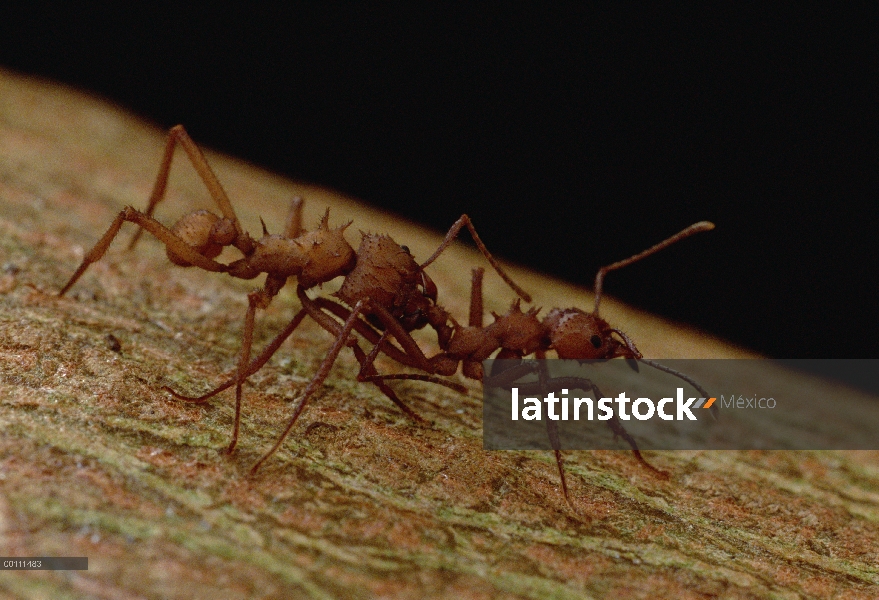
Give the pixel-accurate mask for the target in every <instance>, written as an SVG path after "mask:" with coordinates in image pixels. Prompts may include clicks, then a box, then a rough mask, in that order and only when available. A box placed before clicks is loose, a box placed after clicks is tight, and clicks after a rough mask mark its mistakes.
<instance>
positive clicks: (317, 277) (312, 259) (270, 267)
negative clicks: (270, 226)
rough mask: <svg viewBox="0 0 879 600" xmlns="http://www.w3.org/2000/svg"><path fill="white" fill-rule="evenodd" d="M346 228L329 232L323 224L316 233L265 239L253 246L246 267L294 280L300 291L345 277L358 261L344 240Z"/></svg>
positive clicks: (268, 236) (270, 236)
mask: <svg viewBox="0 0 879 600" xmlns="http://www.w3.org/2000/svg"><path fill="white" fill-rule="evenodd" d="M348 225H350V223H349V224H347V225H343V226H341V227H337V228H335V229H329V228H327V227H326V226H325V224H324V223H321V227H320V228H318V229H317V230H316V231H308V232H305V233H303V234H302V235H300V236H299V237H296V238H287V237H284V236H282V235H266V236H263V237H262V239H260V240H258V241H257V242H256V247H255V249H254V252H253V254H252V255H251V256H250V257H248V261H247V262H248V265H249V266H250V267H251V268H253V269H255V270H258V271H261V272H266V273H272V274H274V275H278V276H287V277H292V276H295V277H296V278H297V279H298V280H299V284H300V285H301V286H302V287H303V288H306V289H308V288H311V287H314V286H315V285H317V284H319V283H324V282H326V281H330V280H331V279H335V278H336V277H340V276H343V275H345V274H346V273H348V272H349V271H350V270H351V269H352V268H353V267H354V264H355V261H356V260H357V257H356V255H355V254H354V248H352V247H351V245H350V244H349V243H348V241H347V240H345V236H344V232H345V228H347V227H348Z"/></svg>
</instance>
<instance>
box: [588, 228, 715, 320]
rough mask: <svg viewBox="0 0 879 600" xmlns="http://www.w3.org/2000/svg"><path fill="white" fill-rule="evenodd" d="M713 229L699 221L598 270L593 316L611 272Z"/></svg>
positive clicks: (596, 312)
mask: <svg viewBox="0 0 879 600" xmlns="http://www.w3.org/2000/svg"><path fill="white" fill-rule="evenodd" d="M712 229H714V223H712V222H710V221H699V222H698V223H693V224H692V225H690V226H689V227H687V228H686V229H684V230H682V231H679V232H678V233H676V234H674V235H673V236H671V237H670V238H667V239H665V240H662V241H661V242H659V243H658V244H656V245H655V246H650V247H649V248H647V250H644V251H643V252H639V253H638V254H636V255H634V256H630V257H629V258H627V259H625V260H621V261H619V262H615V263H613V264H612V265H608V266H606V267H601V268H600V269H598V273H596V274H595V306H594V307H593V309H592V314H593V315H597V314H598V305H599V304H600V303H601V288H602V285H603V283H604V276H605V275H606V274H608V273H610V272H611V271H616V270H617V269H622V268H623V267H627V266H629V265H630V264H632V263H635V262H638V261H639V260H641V259H642V258H646V257H648V256H650V255H651V254H655V253H657V252H659V251H660V250H663V249H665V248H667V247H669V246H671V245H672V244H674V243H675V242H679V241H681V240H682V239H684V238H686V237H690V236H691V235H693V234H694V233H699V232H700V231H711V230H712Z"/></svg>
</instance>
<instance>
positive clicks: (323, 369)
mask: <svg viewBox="0 0 879 600" xmlns="http://www.w3.org/2000/svg"><path fill="white" fill-rule="evenodd" d="M362 308H363V301H362V300H358V301H357V304H355V305H354V309H353V310H352V311H351V315H350V316H349V317H348V320H347V321H345V325H344V326H343V327H342V330H341V331H340V332H339V335H338V336H337V337H336V341H335V343H334V344H333V347H332V348H330V351H329V352H328V353H327V355H326V357H325V358H324V360H323V362H322V363H321V365H320V368H318V370H317V373H315V375H314V377H313V378H312V380H311V381H310V382H309V383H308V386H307V387H306V388H305V391H303V392H302V396H301V397H300V398H299V403H298V404H297V406H296V409H295V410H294V411H293V415H292V416H291V417H290V421H288V423H287V426H286V427H285V428H284V431H283V432H282V433H281V437H279V438H278V441H277V442H275V444H274V446H272V447H271V448H270V449H269V451H268V452H266V453H265V454H264V455H263V456H262V458H260V459H259V460H258V461H256V464H255V465H253V467H252V468H251V469H250V474H251V475H254V474H256V472H257V471H258V470H259V468H260V466H261V465H262V464H263V463H264V462H265V461H266V460H268V459H269V457H271V456H272V454H274V453H275V452H276V451H277V450H278V448H280V447H281V444H283V443H284V440H285V439H286V438H287V435H288V434H289V433H290V430H291V429H293V425H295V424H296V420H297V419H298V418H299V415H301V414H302V411H303V410H305V406H306V405H307V404H308V401H309V400H310V399H311V396H312V395H314V392H315V391H317V389H318V388H319V387H320V386H321V385H323V382H324V381H325V380H326V378H327V376H328V375H329V374H330V369H331V368H332V367H333V363H335V362H336V358H338V356H339V352H341V351H342V348H343V347H345V346H347V345H349V338H348V336H349V334H350V333H351V330H352V329H354V322H355V321H356V320H357V317H358V316H359V315H360V311H361V310H362Z"/></svg>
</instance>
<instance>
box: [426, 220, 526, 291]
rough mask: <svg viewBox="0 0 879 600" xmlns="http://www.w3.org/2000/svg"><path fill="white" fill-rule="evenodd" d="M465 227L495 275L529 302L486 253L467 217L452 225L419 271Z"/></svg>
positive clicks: (496, 262) (435, 257)
mask: <svg viewBox="0 0 879 600" xmlns="http://www.w3.org/2000/svg"><path fill="white" fill-rule="evenodd" d="M465 226H466V227H467V229H468V230H469V231H470V237H472V238H473V242H474V243H475V244H476V247H477V248H479V251H480V252H482V255H483V256H484V257H485V258H486V259H487V260H488V262H489V263H490V264H491V266H492V267H494V270H495V271H497V274H498V275H500V276H501V279H503V280H504V281H505V282H506V283H507V285H508V286H510V287H511V288H512V289H513V291H514V292H516V294H517V295H518V296H519V297H520V298H522V299H523V300H524V301H525V302H531V295H530V294H529V293H528V292H526V291H525V290H523V289H522V288H521V287H519V285H518V284H517V283H516V282H515V281H513V280H512V279H511V278H510V276H509V275H507V273H506V271H504V269H503V267H501V265H500V263H499V262H498V261H497V259H496V258H495V257H494V256H492V255H491V252H489V251H488V248H486V247H485V244H483V243H482V240H481V239H480V238H479V234H477V233H476V228H475V227H473V222H472V221H471V220H470V217H468V216H467V215H461V218H460V219H458V220H457V221H455V223H454V225H452V227H451V228H450V229H449V232H448V233H446V237H445V239H444V240H443V242H442V243H441V244H440V245H439V248H437V249H436V252H434V253H433V256H431V257H430V258H428V259H427V260H426V261H424V262H423V263H422V264H421V266H420V267H419V268H420V269H422V270H423V269H424V268H425V267H427V265H429V264H430V263H432V262H433V261H435V260H436V259H437V257H438V256H439V255H440V254H442V253H443V251H444V250H445V249H446V248H448V247H449V245H450V244H451V243H452V241H453V240H454V239H455V238H456V237H458V234H459V233H461V228H463V227H465Z"/></svg>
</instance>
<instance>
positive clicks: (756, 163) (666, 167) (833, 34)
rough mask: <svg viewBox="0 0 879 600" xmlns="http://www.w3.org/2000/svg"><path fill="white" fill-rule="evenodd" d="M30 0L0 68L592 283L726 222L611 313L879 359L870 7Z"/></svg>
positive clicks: (635, 272) (638, 281)
mask: <svg viewBox="0 0 879 600" xmlns="http://www.w3.org/2000/svg"><path fill="white" fill-rule="evenodd" d="M19 4H20V8H9V7H6V8H3V9H0V65H3V66H6V67H9V68H13V69H15V70H18V71H20V72H23V73H32V74H38V75H41V76H44V77H49V78H53V79H57V80H60V81H63V82H67V83H71V84H73V85H76V86H78V87H80V88H83V89H86V90H91V91H94V92H97V93H99V94H101V95H103V96H105V97H106V98H109V99H112V100H114V101H116V102H118V103H120V104H122V105H124V106H126V107H128V108H130V109H132V110H134V111H135V112H137V113H139V114H141V115H142V116H145V117H147V118H149V119H151V120H153V121H154V122H156V123H158V124H159V125H161V126H162V127H170V126H172V125H174V124H176V123H183V124H184V125H185V126H186V128H187V130H188V131H189V132H190V134H191V135H192V136H193V138H194V139H195V140H196V141H197V142H198V143H200V144H202V145H205V146H209V147H212V148H214V149H218V150H222V151H225V152H228V153H231V154H234V155H237V156H240V157H243V158H246V159H248V160H250V161H252V162H254V163H257V164H261V165H263V166H266V167H268V168H270V169H273V170H275V171H278V172H280V173H284V174H287V175H289V176H291V177H295V178H298V179H302V180H307V181H312V182H316V183H320V184H324V185H326V186H329V187H333V188H336V189H338V190H341V191H343V192H345V193H348V194H351V195H354V196H356V197H359V198H361V199H363V200H365V201H367V202H369V203H372V204H374V205H378V206H381V207H384V208H386V209H388V210H392V211H395V212H397V213H400V214H402V215H404V216H406V217H408V218H410V219H412V220H416V221H421V222H423V223H426V224H429V225H431V226H433V227H434V228H436V229H438V230H443V231H445V229H447V228H448V227H449V225H451V223H452V222H454V220H455V219H456V218H457V217H459V216H460V215H461V214H462V213H464V212H467V213H469V214H470V215H471V217H473V219H474V222H475V223H476V226H477V229H478V230H479V232H480V234H481V235H482V236H483V239H484V240H485V242H486V244H487V245H488V247H489V248H491V249H492V250H493V251H495V252H496V253H497V254H498V255H500V256H502V257H503V258H504V259H506V260H509V261H515V262H520V263H524V264H527V265H530V266H532V267H534V268H536V269H539V270H542V271H545V272H547V273H551V274H554V275H558V276H560V277H563V278H565V279H568V280H571V281H574V282H577V283H581V284H584V285H587V286H591V284H592V279H593V277H594V273H595V271H596V269H597V268H598V267H599V266H601V265H602V264H608V263H610V262H613V261H616V260H619V259H621V258H624V257H626V256H628V255H631V254H633V253H635V252H638V251H640V250H642V249H643V248H645V247H647V246H649V245H651V244H653V243H655V242H657V241H659V240H660V239H662V238H664V237H666V236H668V235H670V234H671V233H674V232H675V231H677V230H679V229H681V228H683V227H684V226H686V225H689V224H690V223H692V222H695V221H698V220H703V219H708V220H712V221H714V222H715V223H716V224H717V229H716V230H715V231H713V232H711V233H708V234H700V235H699V236H697V237H695V238H691V239H689V240H687V241H685V242H683V243H681V244H679V245H678V246H677V247H673V248H670V249H668V250H666V251H664V252H663V253H662V254H661V255H656V256H654V257H651V258H650V259H648V260H645V261H644V262H642V263H640V264H638V265H634V266H632V267H629V268H627V269H625V270H622V271H619V272H615V273H613V274H612V275H610V276H609V277H608V280H607V284H606V289H607V290H608V293H610V294H612V295H614V296H617V297H619V298H621V299H623V300H625V301H626V302H628V303H630V304H633V305H635V306H639V307H642V308H645V309H647V310H650V311H652V312H656V313H658V314H662V315H666V316H668V317H671V318H673V319H677V320H680V321H683V322H687V323H691V324H694V325H696V326H698V327H700V328H703V329H705V330H707V331H709V332H712V333H714V334H717V335H720V336H722V337H725V338H727V339H729V340H732V341H734V342H737V343H739V344H741V345H743V346H746V347H749V348H752V349H755V350H758V351H761V352H763V353H765V354H767V355H770V356H774V357H781V358H805V357H815V358H825V357H826V358H855V357H861V358H868V357H877V356H879V352H877V348H879V342H877V336H879V331H877V329H879V328H877V326H876V317H875V314H876V313H875V307H876V299H877V298H879V285H877V281H876V267H877V264H876V263H877V260H876V254H877V252H876V248H877V245H876V242H875V235H876V230H877V225H879V222H877V221H879V219H877V211H876V197H877V191H879V186H877V183H879V182H877V176H876V174H877V168H879V163H877V158H879V155H877V145H876V133H877V95H876V82H877V77H879V70H877V66H876V65H877V61H876V59H877V48H876V44H875V43H874V38H875V37H876V35H877V33H876V32H877V31H879V22H877V20H876V18H875V15H874V14H873V13H872V12H868V11H867V10H864V11H862V12H860V13H859V12H857V11H856V9H852V8H851V7H850V5H837V6H832V7H831V6H830V5H828V6H820V5H815V4H811V3H799V4H796V5H794V6H789V7H783V8H780V7H778V6H777V5H775V4H774V3H773V5H772V7H771V8H766V7H756V8H755V7H752V8H747V9H742V8H741V7H739V6H732V7H727V9H726V10H723V9H717V8H715V7H712V8H710V9H709V8H705V7H695V8H693V7H690V8H688V9H681V8H679V7H676V6H668V5H664V6H662V7H661V8H656V9H651V8H646V7H644V6H634V5H621V4H614V5H612V7H611V8H607V7H605V8H594V7H583V6H572V5H564V6H562V5H557V6H555V7H553V8H544V7H533V6H531V7H523V6H519V5H510V6H498V5H491V8H489V7H486V6H481V7H480V8H478V9H472V8H469V7H466V6H452V7H450V6H443V7H439V8H437V7H432V8H428V7H427V5H426V4H425V5H424V6H422V5H420V4H418V5H397V6H393V5H365V4H346V5H341V6H340V5H335V6H326V5H324V4H323V3H313V4H306V5H303V6H296V7H283V8H282V7H278V6H276V7H263V8H248V9H243V8H242V9H237V10H230V9H228V8H220V9H214V10H211V11H207V10H205V9H199V8H186V7H182V6H174V7H171V6H163V5H161V4H157V3H151V4H150V5H149V7H148V8H147V7H130V6H123V5H122V4H119V5H109V6H106V7H104V8H103V9H102V10H90V11H85V10H82V9H79V8H77V7H76V6H75V5H73V3H71V4H70V5H63V4H55V3H40V2H29V3H19ZM840 6H842V9H841V8H840ZM841 10H845V11H847V12H841ZM871 10H872V9H871ZM234 200H235V199H233V201H234ZM401 242H403V243H405V242H404V241H402V240H401ZM422 258H423V257H422ZM590 306H591V305H588V304H587V303H586V302H584V308H590ZM546 308H549V307H546Z"/></svg>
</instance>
